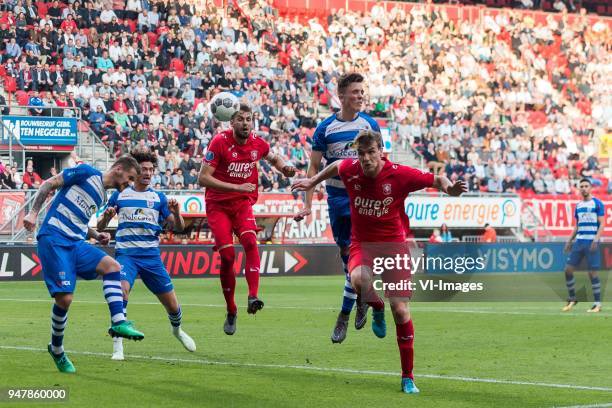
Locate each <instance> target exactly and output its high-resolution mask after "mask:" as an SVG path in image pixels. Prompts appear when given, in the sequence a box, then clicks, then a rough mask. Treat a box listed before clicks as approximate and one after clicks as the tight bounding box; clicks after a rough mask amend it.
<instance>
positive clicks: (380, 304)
mask: <svg viewBox="0 0 612 408" xmlns="http://www.w3.org/2000/svg"><path fill="white" fill-rule="evenodd" d="M365 302H366V303H367V304H368V305H370V307H372V309H374V310H383V309H384V308H385V302H384V301H383V300H382V299H381V298H380V296H378V293H376V291H375V290H374V288H373V287H372V285H370V288H369V290H368V292H367V293H366V295H365Z"/></svg>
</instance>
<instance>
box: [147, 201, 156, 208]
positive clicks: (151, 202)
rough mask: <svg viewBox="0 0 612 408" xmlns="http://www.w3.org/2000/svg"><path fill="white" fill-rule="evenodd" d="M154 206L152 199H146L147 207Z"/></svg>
mask: <svg viewBox="0 0 612 408" xmlns="http://www.w3.org/2000/svg"><path fill="white" fill-rule="evenodd" d="M154 206H155V202H154V201H149V200H147V207H148V208H153V207H154Z"/></svg>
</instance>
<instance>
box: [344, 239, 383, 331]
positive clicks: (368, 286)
mask: <svg viewBox="0 0 612 408" xmlns="http://www.w3.org/2000/svg"><path fill="white" fill-rule="evenodd" d="M360 252H361V251H360V250H358V249H357V247H355V246H353V248H352V252H351V261H350V262H349V268H350V273H351V284H352V285H353V288H354V289H355V292H356V293H359V296H360V298H361V299H363V301H364V302H365V303H367V304H368V305H369V306H370V307H372V331H373V332H374V334H375V335H376V337H378V338H381V339H382V338H383V337H385V336H386V335H387V323H386V321H385V302H384V301H383V300H382V299H381V297H380V296H379V295H378V293H376V290H374V287H373V286H372V268H371V267H370V266H369V262H364V261H363V260H358V258H359V257H360Z"/></svg>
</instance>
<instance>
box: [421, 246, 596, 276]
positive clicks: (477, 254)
mask: <svg viewBox="0 0 612 408" xmlns="http://www.w3.org/2000/svg"><path fill="white" fill-rule="evenodd" d="M604 246H605V245H604ZM564 247H565V243H563V242H554V243H503V244H482V243H446V244H442V243H441V244H427V245H426V246H425V266H424V269H425V271H426V273H436V274H438V273H452V274H463V273H483V272H484V273H496V272H497V273H503V272H562V271H563V270H564V269H565V265H566V262H567V258H568V254H566V253H564V252H563V249H564ZM598 251H599V253H600V256H601V254H602V251H601V248H600V249H599V250H598ZM583 263H584V260H583ZM605 265H606V263H605V262H603V263H602V266H604V268H605Z"/></svg>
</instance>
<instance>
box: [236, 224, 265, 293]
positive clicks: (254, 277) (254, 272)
mask: <svg viewBox="0 0 612 408" xmlns="http://www.w3.org/2000/svg"><path fill="white" fill-rule="evenodd" d="M240 244H242V247H243V248H244V253H245V255H246V262H245V264H244V274H245V275H246V281H247V284H248V285H249V296H255V297H256V296H257V293H258V291H259V267H260V264H261V261H260V260H259V249H258V248H257V239H256V238H255V234H252V233H250V232H247V233H245V234H242V236H241V237H240Z"/></svg>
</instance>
